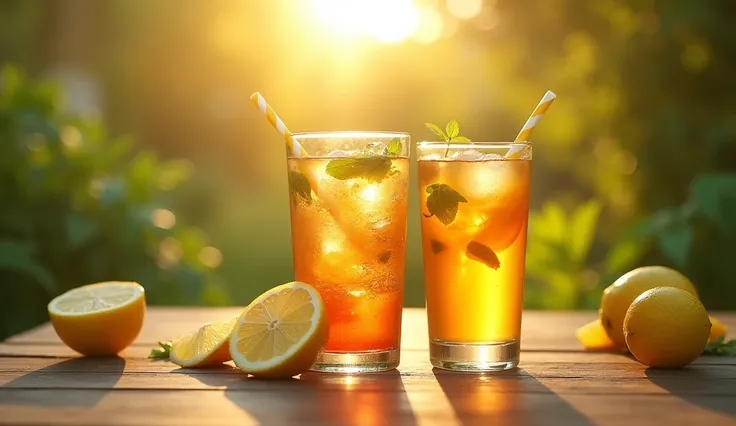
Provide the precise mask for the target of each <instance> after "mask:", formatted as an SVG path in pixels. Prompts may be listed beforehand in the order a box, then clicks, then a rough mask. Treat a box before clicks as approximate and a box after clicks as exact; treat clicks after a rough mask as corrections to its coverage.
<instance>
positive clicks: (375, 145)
mask: <svg viewBox="0 0 736 426" xmlns="http://www.w3.org/2000/svg"><path fill="white" fill-rule="evenodd" d="M385 149H386V144H385V143H383V142H371V143H369V144H368V145H366V146H365V148H364V150H365V152H366V154H373V155H383V151H384V150H385Z"/></svg>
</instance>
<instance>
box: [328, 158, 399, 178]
mask: <svg viewBox="0 0 736 426" xmlns="http://www.w3.org/2000/svg"><path fill="white" fill-rule="evenodd" d="M325 171H326V172H327V174H328V175H330V176H332V177H334V178H335V179H339V180H348V179H358V178H363V179H365V180H367V181H368V182H376V183H380V182H381V181H382V180H384V179H386V178H387V177H389V176H391V175H393V174H396V173H397V172H396V170H394V169H393V168H392V167H391V159H390V158H388V157H385V156H382V155H381V156H378V155H376V156H371V157H362V158H337V159H335V160H332V161H330V162H329V163H327V168H326V169H325Z"/></svg>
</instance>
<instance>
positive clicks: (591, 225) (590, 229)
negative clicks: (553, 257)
mask: <svg viewBox="0 0 736 426" xmlns="http://www.w3.org/2000/svg"><path fill="white" fill-rule="evenodd" d="M600 213H601V204H600V203H599V202H598V201H596V200H590V201H588V202H587V203H585V204H583V205H581V206H580V207H578V208H577V209H576V210H575V212H574V213H573V214H572V217H571V218H570V221H569V226H570V228H569V229H568V232H569V239H568V245H569V249H570V257H571V258H572V260H573V261H575V262H582V261H583V260H584V259H585V256H586V255H587V254H588V250H590V246H591V244H592V243H593V238H594V236H595V230H596V225H597V224H598V217H599V215H600Z"/></svg>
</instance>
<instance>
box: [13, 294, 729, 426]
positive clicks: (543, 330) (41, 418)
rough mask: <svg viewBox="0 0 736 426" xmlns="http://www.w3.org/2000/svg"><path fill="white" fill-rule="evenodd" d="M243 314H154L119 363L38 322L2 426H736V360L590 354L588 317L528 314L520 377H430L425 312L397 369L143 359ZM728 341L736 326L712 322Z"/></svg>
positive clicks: (412, 316)
mask: <svg viewBox="0 0 736 426" xmlns="http://www.w3.org/2000/svg"><path fill="white" fill-rule="evenodd" d="M237 312H238V309H236V308H230V309H209V308H151V309H149V312H148V316H147V319H146V324H145V326H144V329H143V331H142V332H141V335H140V336H139V338H138V340H137V341H136V343H134V344H133V346H131V347H129V348H128V349H126V350H125V351H124V352H123V353H121V357H119V358H100V359H93V358H80V357H77V356H76V355H75V353H74V352H72V351H71V350H70V349H68V348H67V347H65V346H64V345H62V344H61V342H60V341H59V340H58V338H57V337H56V335H55V334H54V332H53V330H52V329H51V327H50V326H49V325H48V324H46V325H43V326H40V327H38V328H36V329H33V330H31V331H28V332H26V333H23V334H21V335H18V336H15V337H12V338H10V339H8V340H6V341H5V342H3V343H0V424H39V425H40V424H44V425H46V424H68V425H101V424H135V425H156V426H160V425H198V426H200V425H220V424H238V425H249V424H296V425H309V424H319V425H322V424H327V425H329V424H357V425H374V424H375V425H389V424H398V425H430V424H437V425H453V424H478V425H507V424H508V425H537V424H552V425H564V426H574V425H591V424H601V425H619V424H620V425H634V424H646V425H657V426H663V425H668V426H669V425H704V426H705V425H716V426H724V425H736V358H727V357H701V358H700V359H699V360H698V361H697V362H696V363H695V364H693V365H691V366H690V367H688V368H686V369H683V370H652V369H647V368H645V367H644V366H642V365H641V364H639V363H638V362H636V361H635V360H633V359H632V358H630V357H628V356H625V355H619V354H607V353H585V352H583V351H581V349H580V346H579V344H578V342H577V341H576V340H575V337H574V330H575V328H576V327H578V326H579V325H582V324H584V323H586V322H587V321H589V320H591V319H592V318H593V317H594V315H595V314H594V313H593V312H525V313H524V327H523V328H524V329H523V339H522V350H523V352H522V356H521V364H520V368H519V369H518V370H516V371H512V372H506V373H502V374H493V375H478V374H461V373H449V372H445V371H440V370H433V369H432V367H431V365H430V364H429V361H428V355H427V327H426V321H425V316H424V315H425V314H424V310H422V309H406V310H405V313H404V324H403V326H404V328H403V340H402V353H401V357H402V359H401V366H400V367H399V369H398V371H393V372H388V373H379V374H372V375H362V376H340V375H329V374H317V373H305V374H303V375H301V376H300V377H299V378H298V379H292V380H287V381H279V382H268V381H261V380H254V379H248V378H246V376H245V375H244V374H242V373H240V372H239V371H238V370H236V369H234V368H233V367H231V366H229V365H223V366H221V367H219V368H211V369H196V370H195V369H181V368H178V367H177V366H176V365H174V364H171V363H169V362H168V361H153V360H148V359H146V356H147V355H148V353H149V351H150V349H151V347H152V346H154V344H155V343H156V342H157V341H158V340H163V339H170V338H172V337H174V336H176V335H178V334H182V333H184V332H187V331H189V330H193V329H196V328H197V327H198V326H199V325H200V324H201V323H203V322H207V321H213V320H218V319H225V318H228V317H232V316H234V315H236V314H237ZM716 315H717V316H718V317H719V318H721V319H722V320H724V321H725V322H726V323H727V324H728V326H729V327H730V329H731V330H736V314H716Z"/></svg>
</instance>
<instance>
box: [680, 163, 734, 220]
mask: <svg viewBox="0 0 736 426" xmlns="http://www.w3.org/2000/svg"><path fill="white" fill-rule="evenodd" d="M690 197H691V200H692V202H693V203H694V204H695V206H696V209H697V210H698V212H700V213H701V214H702V215H703V216H705V217H706V218H708V219H709V220H711V221H713V222H714V223H715V224H716V225H718V226H719V227H720V228H721V230H722V231H725V232H729V233H730V232H734V231H736V226H735V225H734V224H733V220H731V219H732V218H733V216H734V214H736V175H734V174H725V173H710V174H702V175H699V176H697V177H696V178H695V179H693V182H692V184H691V185H690Z"/></svg>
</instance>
